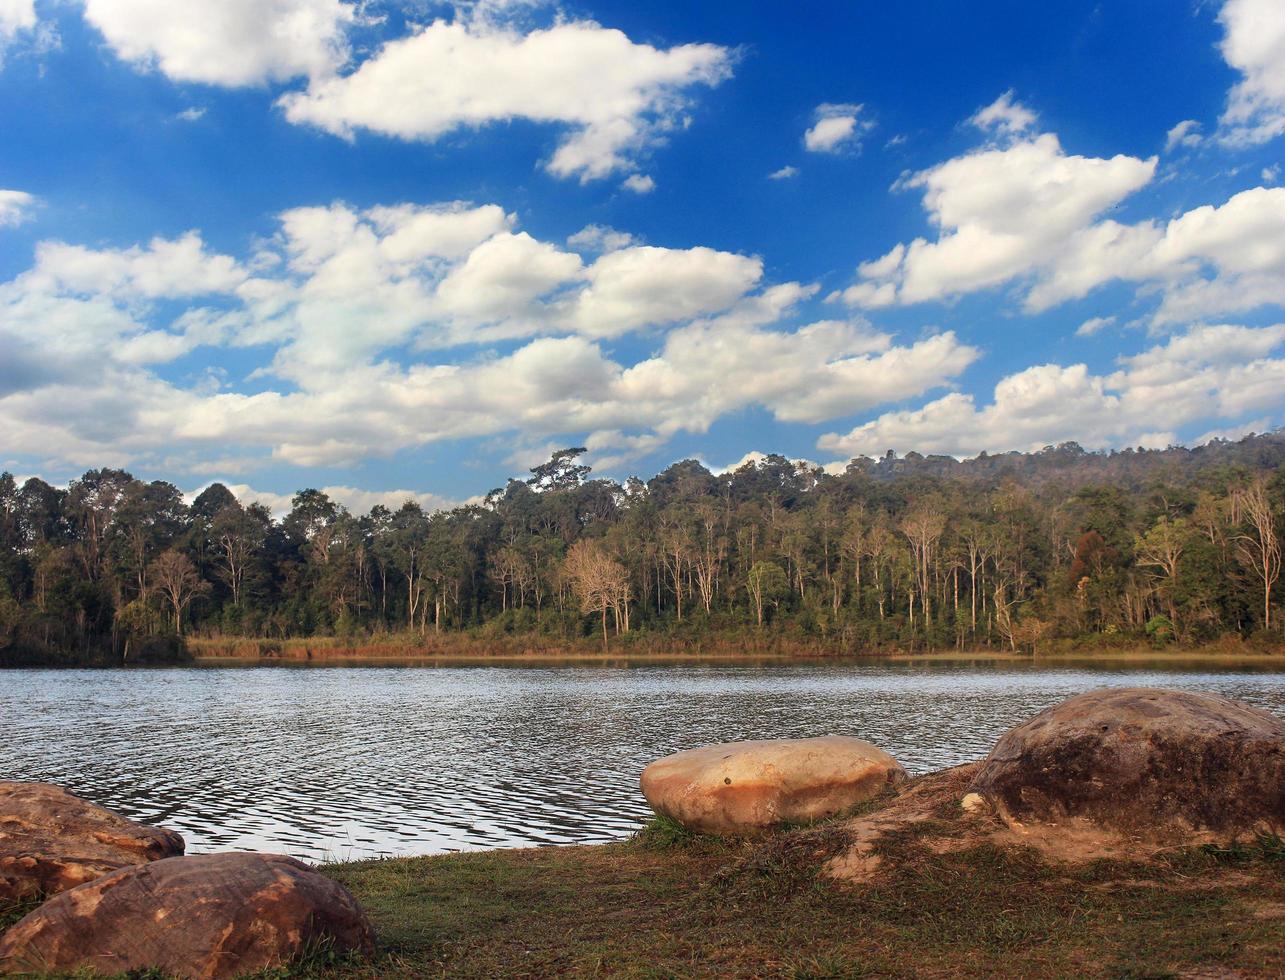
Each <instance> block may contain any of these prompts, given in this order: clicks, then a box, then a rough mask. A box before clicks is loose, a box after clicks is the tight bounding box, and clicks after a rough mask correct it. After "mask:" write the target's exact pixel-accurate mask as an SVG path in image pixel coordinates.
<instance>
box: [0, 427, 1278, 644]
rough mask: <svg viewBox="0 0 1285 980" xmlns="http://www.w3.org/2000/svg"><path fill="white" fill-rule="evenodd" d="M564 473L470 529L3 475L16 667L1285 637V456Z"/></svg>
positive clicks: (524, 488) (434, 516) (1234, 448)
mask: <svg viewBox="0 0 1285 980" xmlns="http://www.w3.org/2000/svg"><path fill="white" fill-rule="evenodd" d="M583 453H584V450H583V449H581V448H577V447H573V448H568V449H565V450H561V451H559V452H557V453H555V454H553V456H552V458H551V459H550V460H549V461H548V462H546V463H544V464H542V465H540V466H537V467H535V468H534V469H533V470H532V471H531V473H530V476H529V477H527V478H525V479H513V480H510V481H509V482H508V484H507V485H506V486H505V487H503V488H500V489H497V490H495V491H492V492H491V493H490V494H489V495H487V497H486V498H485V499H484V500H483V501H482V502H479V503H475V504H469V505H467V506H462V507H458V508H455V509H453V510H447V511H439V512H434V513H429V512H426V511H425V510H424V509H422V508H421V507H420V506H419V505H418V504H417V503H415V502H414V501H413V500H412V501H407V502H406V503H405V504H403V505H402V506H401V507H399V508H397V509H390V508H387V507H384V506H376V507H374V508H372V509H371V510H370V512H369V513H366V514H353V513H350V512H349V511H347V510H346V509H345V508H344V507H342V506H341V505H339V504H338V503H336V502H335V501H334V500H331V499H330V498H329V497H328V496H327V495H326V494H325V493H323V492H321V491H318V490H302V491H300V492H299V493H297V494H295V495H294V498H293V501H292V505H291V508H290V510H289V512H288V513H286V514H285V515H284V516H282V517H281V518H280V519H277V518H275V517H274V515H273V514H271V513H270V512H269V511H268V510H267V509H266V508H265V507H263V506H262V505H259V504H255V503H250V504H244V503H242V502H241V501H239V500H238V499H237V498H236V497H235V496H234V495H233V494H232V493H231V492H230V491H229V490H228V489H227V488H226V487H225V486H223V485H221V484H214V485H213V486H210V487H209V488H207V489H205V490H204V491H202V492H201V493H200V494H199V495H197V496H196V497H195V499H193V500H192V501H191V502H190V503H189V502H187V501H186V500H185V499H184V496H183V494H182V493H181V492H180V491H179V489H178V488H177V487H176V486H174V485H173V484H171V483H167V482H164V481H152V482H146V481H142V480H138V479H135V478H134V477H133V476H131V475H130V474H129V473H127V472H125V471H123V470H118V469H98V470H91V471H89V472H87V473H85V474H84V475H83V476H82V477H80V478H79V479H76V480H73V481H71V483H70V484H69V485H68V486H67V487H65V488H59V487H55V486H51V485H50V484H49V483H46V482H45V481H43V480H40V479H38V478H32V479H28V480H26V481H24V482H23V483H21V485H19V483H18V482H17V481H16V480H15V479H14V477H13V476H12V475H10V474H8V473H5V474H3V475H0V660H4V661H8V662H20V661H24V660H27V661H30V660H40V659H53V660H57V659H60V658H61V659H73V660H95V659H98V660H115V661H120V660H125V661H127V662H128V661H130V660H146V659H150V658H157V657H163V656H168V655H173V654H175V653H177V652H178V651H179V650H181V646H182V640H181V637H183V636H184V635H191V634H197V635H205V636H212V635H221V636H249V637H267V638H286V637H295V636H319V635H325V636H331V635H336V636H345V637H363V636H371V635H376V634H390V633H404V634H413V635H416V636H428V635H430V634H440V633H443V632H459V631H468V632H470V633H472V634H475V635H477V636H479V637H481V638H483V639H485V638H486V637H487V636H492V637H494V636H501V635H504V634H515V633H516V634H524V633H540V634H544V635H547V636H551V637H563V638H566V639H569V640H571V639H576V638H580V637H589V636H598V637H599V638H600V640H601V642H603V643H608V642H611V641H612V638H613V637H632V636H636V635H657V634H659V635H669V636H674V637H679V638H683V637H685V638H700V637H705V636H720V635H729V636H732V635H758V636H762V635H771V636H787V637H788V636H794V637H800V638H809V639H810V640H815V641H817V642H820V643H825V644H829V645H832V646H833V647H834V648H835V649H836V650H844V651H849V652H855V651H860V650H875V649H886V648H891V647H897V648H947V647H954V648H982V647H992V648H1007V649H1011V650H1017V649H1031V648H1034V647H1035V646H1037V645H1038V644H1040V643H1042V642H1045V641H1046V640H1049V639H1051V638H1055V637H1061V638H1076V637H1090V638H1094V637H1096V638H1102V637H1132V638H1138V639H1146V640H1147V641H1149V642H1154V643H1166V642H1186V643H1198V642H1205V641H1209V640H1213V639H1216V638H1218V637H1220V636H1224V635H1229V634H1235V635H1239V636H1252V635H1257V634H1263V635H1266V636H1267V637H1272V636H1279V634H1280V625H1279V621H1280V615H1281V613H1280V612H1279V611H1278V610H1277V608H1276V607H1277V602H1276V599H1277V597H1276V587H1277V584H1278V581H1279V579H1280V574H1281V566H1282V530H1283V529H1285V435H1282V434H1280V433H1275V434H1267V435H1262V436H1252V437H1249V438H1246V439H1244V440H1241V441H1239V442H1225V441H1215V442H1213V443H1210V444H1209V445H1207V446H1204V447H1200V448H1199V449H1195V450H1189V449H1183V448H1177V447H1175V448H1171V449H1167V450H1143V449H1138V450H1126V451H1123V452H1111V453H1088V452H1085V451H1084V450H1083V449H1081V448H1080V447H1079V446H1078V445H1076V444H1074V443H1067V444H1064V445H1061V446H1057V447H1048V448H1046V449H1045V450H1043V451H1041V452H1037V453H1026V454H1022V453H1009V454H1004V455H999V456H987V455H985V454H983V455H982V456H979V457H977V458H976V459H973V460H966V461H959V460H955V459H952V458H950V457H940V456H927V457H925V456H921V455H919V454H916V453H910V454H907V455H906V456H904V457H897V456H895V455H894V454H892V453H889V454H888V455H887V456H886V457H884V458H882V459H879V460H874V459H869V458H865V457H861V458H858V459H855V460H853V461H852V462H851V463H850V464H849V465H848V467H847V469H846V471H845V472H843V473H841V474H837V475H834V474H827V473H825V472H823V471H822V470H820V469H819V468H816V467H814V466H811V465H808V464H802V463H795V462H791V461H790V460H787V459H785V458H784V457H782V456H768V457H765V458H762V459H760V460H757V461H754V462H750V463H747V464H745V465H743V466H741V467H740V468H738V469H735V470H733V471H731V472H727V473H723V474H714V473H712V472H710V471H709V470H708V469H707V468H705V467H704V466H703V465H701V464H700V463H699V462H696V461H694V460H685V461H682V462H679V463H675V464H674V465H672V466H670V467H668V468H667V469H665V470H664V471H663V472H661V473H659V474H658V475H656V476H655V477H653V478H652V479H650V480H647V481H643V480H642V479H639V478H637V477H632V478H630V479H628V480H626V481H625V482H624V483H618V482H615V481H612V480H604V479H596V478H594V477H593V475H592V473H591V471H590V469H589V467H588V466H586V465H584V464H583V463H582V462H581V457H582V455H583Z"/></svg>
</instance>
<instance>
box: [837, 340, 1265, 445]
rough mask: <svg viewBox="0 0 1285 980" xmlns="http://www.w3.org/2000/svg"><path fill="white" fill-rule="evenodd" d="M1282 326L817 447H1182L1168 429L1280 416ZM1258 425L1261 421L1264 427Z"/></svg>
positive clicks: (1159, 350) (1041, 380)
mask: <svg viewBox="0 0 1285 980" xmlns="http://www.w3.org/2000/svg"><path fill="white" fill-rule="evenodd" d="M1282 345H1285V324H1278V325H1276V326H1272V327H1263V328H1251V327H1241V326H1202V327H1193V328H1192V329H1191V330H1189V331H1187V332H1186V333H1185V334H1182V335H1179V336H1175V337H1172V338H1171V339H1170V340H1169V341H1168V342H1167V343H1165V344H1163V345H1160V346H1156V347H1152V348H1151V349H1149V350H1147V351H1144V352H1143V353H1141V354H1138V355H1136V356H1133V357H1125V358H1121V359H1120V369H1119V370H1118V371H1116V372H1114V373H1112V374H1110V375H1106V376H1097V375H1094V374H1092V373H1090V372H1089V370H1088V368H1087V367H1086V366H1085V365H1083V364H1074V365H1071V366H1069V367H1063V366H1059V365H1056V364H1044V365H1039V366H1036V367H1031V368H1027V369H1026V370H1024V371H1019V372H1018V373H1016V374H1013V375H1010V376H1008V377H1006V378H1004V379H1003V380H1001V381H1000V382H999V383H998V384H997V385H996V386H995V392H994V398H993V400H992V402H991V403H990V404H989V405H985V406H982V407H980V408H979V407H978V406H977V404H976V401H975V400H974V398H973V396H971V395H966V394H960V393H951V394H949V395H946V396H945V397H943V398H940V399H937V400H936V401H932V402H929V403H928V404H926V405H924V406H923V407H921V408H918V409H914V410H908V411H896V412H888V413H886V414H884V415H881V416H879V417H877V418H875V419H874V420H872V421H870V422H867V423H865V424H864V425H859V426H857V427H856V428H855V429H853V430H852V431H851V432H848V433H846V434H843V435H839V434H833V433H832V434H829V435H825V436H823V437H822V438H821V439H820V440H819V441H818V446H819V447H820V448H821V449H823V450H826V451H828V452H834V453H844V454H847V455H848V456H855V455H859V454H867V455H874V454H879V453H883V452H884V451H886V450H888V449H897V448H902V449H912V448H913V449H915V450H917V451H919V452H941V453H948V454H951V455H956V456H972V455H975V454H976V453H978V452H981V451H983V450H985V451H988V452H995V451H1008V450H1012V449H1018V450H1032V449H1039V448H1040V447H1042V446H1045V445H1051V444H1056V443H1058V442H1064V441H1066V440H1070V439H1074V440H1077V441H1079V442H1081V443H1082V444H1084V445H1086V446H1088V447H1090V448H1097V447H1107V446H1125V445H1160V446H1163V445H1165V444H1167V443H1168V442H1172V441H1176V437H1175V436H1174V435H1173V433H1172V432H1163V433H1157V432H1154V431H1152V429H1151V426H1153V425H1154V424H1155V421H1156V420H1157V419H1163V420H1164V421H1165V423H1166V424H1168V425H1171V426H1175V427H1177V426H1182V425H1187V424H1191V423H1193V422H1199V421H1201V420H1206V419H1208V420H1215V419H1221V420H1229V421H1230V420H1235V419H1237V418H1240V417H1243V416H1244V415H1246V414H1249V413H1255V412H1261V411H1264V410H1268V411H1277V410H1279V409H1280V392H1281V391H1282V390H1285V357H1273V356H1272V355H1273V353H1274V352H1276V351H1277V350H1278V349H1279V348H1280V347H1281V346H1282ZM1260 421H1261V420H1260Z"/></svg>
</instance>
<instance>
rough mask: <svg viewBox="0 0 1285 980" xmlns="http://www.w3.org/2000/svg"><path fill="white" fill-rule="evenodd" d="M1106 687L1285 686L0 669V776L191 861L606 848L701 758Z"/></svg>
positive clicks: (929, 673)
mask: <svg viewBox="0 0 1285 980" xmlns="http://www.w3.org/2000/svg"><path fill="white" fill-rule="evenodd" d="M1106 685H1114V686H1129V685H1147V686H1154V687H1171V688H1183V689H1189V690H1199V691H1210V692H1215V693H1219V694H1224V695H1227V696H1229V697H1233V698H1237V699H1240V700H1243V701H1246V702H1248V703H1250V704H1254V705H1257V706H1259V707H1263V708H1267V709H1268V710H1271V711H1274V712H1276V713H1278V714H1285V672H1281V671H1279V670H1248V669H1247V670H1244V671H1238V670H1231V669H1227V668H1224V667H1222V666H1217V667H1214V668H1211V667H1210V666H1209V665H1208V664H1206V665H1204V666H1202V667H1199V668H1192V669H1183V668H1177V667H1174V668H1167V669H1138V668H1136V667H1120V668H1112V667H1104V666H1103V665H1101V664H1094V665H1090V666H1083V667H1076V666H1057V667H1049V666H1045V665H1039V666H1034V665H1029V664H1023V663H1020V662H1013V663H1003V662H1001V663H998V664H965V663H950V662H927V663H925V662H899V663H897V662H893V663H890V662H887V661H878V662H868V661H867V662H843V663H824V664H816V663H806V664H800V663H790V664H767V665H728V664H717V665H692V664H683V665H658V664H649V665H645V666H633V667H596V666H584V665H579V666H566V667H554V666H525V665H523V666H507V665H506V666H458V667H428V666H414V667H383V666H375V667H231V668H214V667H199V668H174V669H155V670H143V669H140V670H8V671H0V779H35V780H46V781H49V782H53V783H58V784H60V785H62V786H65V787H67V788H68V789H70V790H71V791H72V792H74V793H77V794H79V795H81V796H84V797H86V798H88V799H90V800H93V801H94V802H96V803H100V804H102V805H104V806H109V807H111V808H113V809H115V810H118V811H119V812H121V813H123V814H125V815H126V816H129V817H132V818H134V819H137V820H142V821H145V822H148V823H159V824H163V825H165V826H167V827H172V828H174V829H176V830H178V831H180V832H181V833H182V834H183V835H184V836H185V837H186V838H187V841H188V851H189V853H200V852H204V851H210V850H226V849H253V850H265V851H281V852H285V853H288V854H292V855H295V856H296V857H300V858H304V859H307V860H327V859H329V860H335V859H339V860H349V859H357V858H364V857H372V856H377V855H404V854H427V853H437V852H442V851H453V850H465V849H476V848H486V847H518V846H528V845H538V844H567V843H583V842H591V841H605V840H611V839H616V838H620V837H624V836H626V835H628V834H629V833H631V832H632V831H633V830H634V829H635V828H637V827H638V826H639V824H640V822H641V821H642V820H643V819H644V818H645V817H646V816H647V814H648V810H647V807H646V804H645V802H644V801H643V798H642V795H641V794H640V793H639V791H638V774H639V772H640V771H641V770H642V768H643V766H644V765H646V764H647V763H648V762H650V761H651V760H653V759H656V758H659V757H660V756H662V755H666V754H668V753H670V752H674V751H677V750H679V749H684V748H691V747H693V746H697V745H703V744H707V743H710V742H721V741H730V740H735V739H746V738H771V737H782V736H808V735H822V734H826V733H837V734H845V735H856V736H859V737H861V738H865V739H868V740H870V741H872V742H874V743H875V744H877V745H879V746H881V747H882V748H884V749H886V750H888V751H889V752H891V753H892V754H893V755H894V756H896V757H897V758H898V759H900V760H901V762H902V763H903V764H904V765H905V766H906V768H907V769H909V770H910V771H911V772H912V773H919V772H926V771H929V770H933V769H938V768H941V767H944V766H950V765H954V764H957V763H960V762H966V761H969V760H972V759H978V758H981V757H982V756H983V755H985V754H986V752H987V751H988V750H989V748H990V746H991V745H992V743H993V742H994V741H995V739H996V738H997V737H998V736H999V735H1000V734H1001V733H1002V732H1003V731H1005V730H1006V729H1008V728H1010V727H1011V726H1013V725H1014V724H1017V723H1019V722H1021V721H1023V720H1024V719H1026V718H1029V717H1030V716H1031V715H1033V714H1035V713H1036V712H1038V711H1040V710H1041V709H1043V708H1045V707H1047V706H1049V705H1051V704H1054V703H1055V702H1057V701H1060V700H1063V699H1064V698H1067V697H1069V696H1071V695H1073V694H1077V693H1079V692H1081V691H1086V690H1089V689H1091V688H1094V687H1102V686H1106Z"/></svg>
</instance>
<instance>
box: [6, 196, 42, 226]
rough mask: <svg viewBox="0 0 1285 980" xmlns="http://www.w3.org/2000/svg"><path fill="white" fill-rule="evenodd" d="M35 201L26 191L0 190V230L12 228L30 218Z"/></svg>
mask: <svg viewBox="0 0 1285 980" xmlns="http://www.w3.org/2000/svg"><path fill="white" fill-rule="evenodd" d="M35 206H36V199H35V197H34V196H32V195H31V194H28V193H27V192H26V191H7V190H3V189H0V228H13V227H16V226H17V225H20V224H22V223H23V222H24V221H26V220H28V219H29V218H30V217H31V211H32V209H33V208H34V207H35Z"/></svg>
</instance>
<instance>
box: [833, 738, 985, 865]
mask: <svg viewBox="0 0 1285 980" xmlns="http://www.w3.org/2000/svg"><path fill="white" fill-rule="evenodd" d="M977 767H978V763H970V764H968V765H964V766H956V767H955V768H953V769H946V770H944V771H942V772H935V773H932V774H930V775H927V776H920V777H918V778H917V779H912V780H911V781H910V782H908V783H906V784H905V788H904V789H902V791H901V792H900V793H898V794H897V795H896V796H895V797H893V798H892V799H891V800H890V801H889V802H888V804H887V805H886V806H884V807H882V808H880V809H879V810H876V811H875V812H873V813H869V814H864V815H862V816H860V817H855V818H854V819H852V820H849V821H847V822H845V823H844V824H843V825H842V826H843V829H844V830H845V832H846V833H847V834H848V835H849V837H850V838H851V841H852V843H851V846H850V847H849V848H848V849H847V850H846V851H845V852H844V853H842V854H840V855H838V856H837V857H834V858H832V859H831V860H830V861H829V862H828V863H827V865H826V868H825V871H826V873H827V874H829V875H831V876H832V877H835V878H838V879H840V880H843V881H863V880H865V879H867V878H869V877H870V876H871V875H872V874H874V873H875V872H876V871H877V870H878V869H879V868H880V867H881V866H882V864H883V856H882V855H881V854H880V853H879V849H880V844H881V843H882V842H884V841H886V840H888V839H890V838H894V837H904V836H906V835H918V834H919V833H920V832H921V831H926V830H928V829H930V826H929V825H930V824H934V823H936V822H938V821H942V820H946V821H950V822H951V823H952V828H951V833H950V834H949V835H940V836H934V837H932V839H931V842H930V847H931V848H932V849H933V850H934V851H936V852H937V853H949V852H951V851H958V850H963V849H965V848H968V847H971V846H974V845H976V844H978V843H981V842H983V841H984V840H985V839H986V837H987V835H988V834H990V833H992V832H993V831H994V829H995V827H996V824H997V822H996V820H995V818H994V817H993V816H992V815H991V814H990V813H988V812H981V813H977V812H974V813H966V812H965V811H964V809H963V808H962V807H961V806H960V802H959V801H960V800H961V799H962V798H963V796H964V793H965V792H966V791H967V788H968V785H969V783H971V782H972V780H973V777H974V776H975V775H976V774H977Z"/></svg>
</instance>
